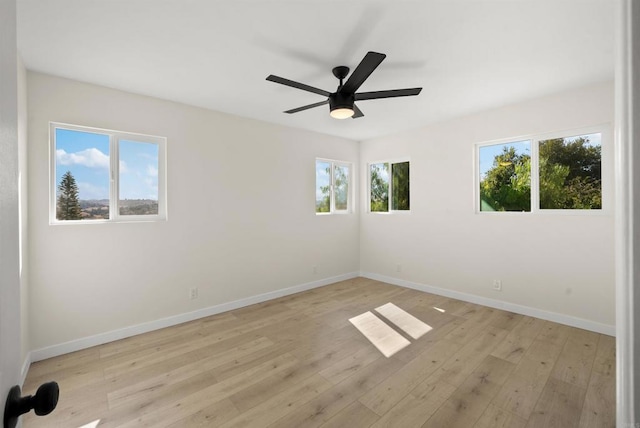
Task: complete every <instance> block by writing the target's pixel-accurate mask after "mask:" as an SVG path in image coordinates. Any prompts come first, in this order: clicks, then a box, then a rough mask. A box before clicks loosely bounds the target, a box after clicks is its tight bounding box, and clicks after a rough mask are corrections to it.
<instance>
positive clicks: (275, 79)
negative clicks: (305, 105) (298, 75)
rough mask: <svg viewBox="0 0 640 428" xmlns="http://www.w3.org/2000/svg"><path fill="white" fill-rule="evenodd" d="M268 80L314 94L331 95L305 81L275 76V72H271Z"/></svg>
mask: <svg viewBox="0 0 640 428" xmlns="http://www.w3.org/2000/svg"><path fill="white" fill-rule="evenodd" d="M267 80H269V81H270V82H275V83H280V84H281V85H286V86H291V87H292V88H297V89H302V90H303V91H309V92H313V93H314V94H318V95H323V96H325V97H328V96H329V95H331V93H330V92H327V91H324V90H322V89H318V88H314V87H313V86H309V85H305V84H304V83H299V82H294V81H293V80H289V79H285V78H284V77H278V76H274V75H273V74H270V75H269V77H267Z"/></svg>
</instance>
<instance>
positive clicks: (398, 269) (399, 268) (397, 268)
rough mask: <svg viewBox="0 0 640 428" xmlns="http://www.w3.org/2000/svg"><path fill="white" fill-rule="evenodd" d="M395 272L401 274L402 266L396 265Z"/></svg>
mask: <svg viewBox="0 0 640 428" xmlns="http://www.w3.org/2000/svg"><path fill="white" fill-rule="evenodd" d="M396 272H402V265H401V264H400V263H398V264H396Z"/></svg>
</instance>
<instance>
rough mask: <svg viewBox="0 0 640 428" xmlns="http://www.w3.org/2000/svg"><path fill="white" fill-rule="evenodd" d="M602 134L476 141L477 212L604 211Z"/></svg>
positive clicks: (593, 131)
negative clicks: (513, 140)
mask: <svg viewBox="0 0 640 428" xmlns="http://www.w3.org/2000/svg"><path fill="white" fill-rule="evenodd" d="M603 135H604V133H603V131H602V130H586V131H583V132H580V131H578V132H565V133H559V134H554V135H546V136H534V137H532V138H530V139H527V140H524V141H515V142H506V143H499V144H480V145H478V146H477V160H478V161H477V167H478V178H479V186H478V188H477V190H478V198H477V200H476V208H477V210H478V211H480V212H487V211H488V212H491V211H536V212H540V211H550V210H565V211H566V210H572V211H573V212H575V211H577V210H581V211H585V210H601V209H602V139H603Z"/></svg>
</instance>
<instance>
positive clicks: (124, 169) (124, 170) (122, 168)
mask: <svg viewBox="0 0 640 428" xmlns="http://www.w3.org/2000/svg"><path fill="white" fill-rule="evenodd" d="M119 171H120V174H126V173H127V172H129V169H128V168H127V163H126V162H125V161H123V160H121V161H120V167H119Z"/></svg>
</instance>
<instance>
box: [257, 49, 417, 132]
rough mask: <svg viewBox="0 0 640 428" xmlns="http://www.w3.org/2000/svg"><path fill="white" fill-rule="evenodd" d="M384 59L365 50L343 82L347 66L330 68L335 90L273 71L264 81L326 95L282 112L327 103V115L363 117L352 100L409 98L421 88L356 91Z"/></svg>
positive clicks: (339, 117) (343, 117)
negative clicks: (279, 74) (310, 102)
mask: <svg viewBox="0 0 640 428" xmlns="http://www.w3.org/2000/svg"><path fill="white" fill-rule="evenodd" d="M385 58H386V55H385V54H381V53H378V52H367V54H366V55H365V56H364V58H363V59H362V61H360V64H358V66H357V67H356V69H355V70H353V73H351V76H349V78H348V79H347V81H346V82H344V84H343V82H342V81H343V80H344V78H345V77H347V75H348V74H349V67H346V66H344V65H340V66H338V67H334V69H333V70H332V71H333V75H334V76H336V77H337V78H338V79H339V80H340V85H339V86H338V89H337V90H336V91H335V92H329V91H325V90H322V89H318V88H314V87H313V86H309V85H305V84H304V83H299V82H294V81H293V80H289V79H285V78H283V77H278V76H274V75H273V74H271V75H269V77H267V80H269V81H271V82H275V83H280V84H281V85H286V86H291V87H292V88H297V89H302V90H303V91H308V92H313V93H314V94H318V95H322V96H324V97H327V99H326V100H324V101H320V102H317V103H313V104H309V105H306V106H302V107H298V108H294V109H291V110H287V111H285V113H289V114H291V113H298V112H300V111H303V110H308V109H310V108H314V107H319V106H322V105H325V104H329V109H330V113H329V114H330V115H331V117H333V118H335V119H347V118H349V117H352V118H354V119H356V118H358V117H362V116H364V114H362V111H361V110H360V109H359V108H358V106H356V105H355V101H364V100H374V99H377V98H392V97H410V96H413V95H418V94H419V93H420V91H421V90H422V88H410V89H392V90H388V91H374V92H356V91H357V90H358V89H359V88H360V86H361V85H362V84H363V83H364V81H365V80H367V78H368V77H369V75H371V73H373V70H375V69H376V68H377V67H378V66H379V65H380V63H381V62H382V61H383V60H384V59H385Z"/></svg>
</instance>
